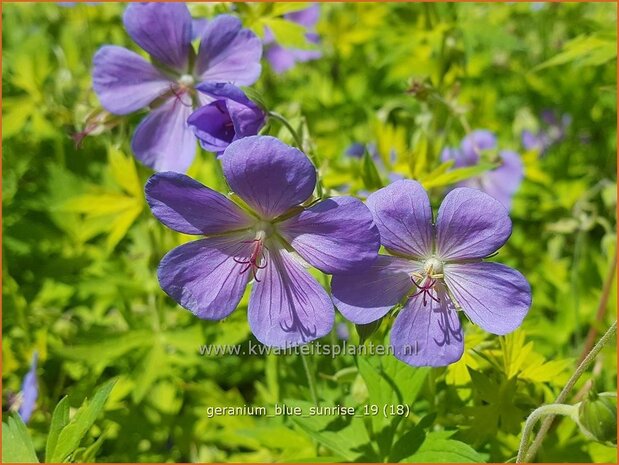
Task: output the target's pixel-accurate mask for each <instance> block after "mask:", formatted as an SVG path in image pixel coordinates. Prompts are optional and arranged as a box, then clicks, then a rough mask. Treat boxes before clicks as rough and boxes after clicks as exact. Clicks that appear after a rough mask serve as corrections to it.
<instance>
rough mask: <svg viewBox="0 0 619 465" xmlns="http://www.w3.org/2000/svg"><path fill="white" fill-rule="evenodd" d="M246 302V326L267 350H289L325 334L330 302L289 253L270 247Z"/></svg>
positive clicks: (330, 322)
mask: <svg viewBox="0 0 619 465" xmlns="http://www.w3.org/2000/svg"><path fill="white" fill-rule="evenodd" d="M266 255H267V261H266V263H267V266H266V268H265V269H264V270H261V271H260V272H259V273H258V279H259V280H260V281H258V282H256V283H254V286H253V289H252V293H251V296H250V299H249V309H248V319H249V326H250V327H251V330H252V332H253V333H254V335H255V336H256V338H257V339H258V340H259V341H260V342H262V343H263V344H265V345H268V346H271V347H293V346H296V345H299V344H305V343H308V342H310V341H313V340H314V339H318V338H320V337H322V336H324V335H325V334H328V333H329V331H331V328H332V327H333V322H334V319H335V311H334V309H333V302H331V299H330V298H329V296H328V294H327V293H326V291H325V290H324V289H323V288H322V287H321V286H320V284H318V282H317V281H316V279H315V278H314V277H313V276H311V275H310V274H309V273H308V272H307V270H305V268H303V267H302V266H301V265H300V264H299V263H298V262H297V261H296V260H295V259H294V258H293V257H292V256H291V255H290V253H289V252H287V251H286V250H283V249H277V248H276V247H273V246H270V250H269V251H267V252H266Z"/></svg>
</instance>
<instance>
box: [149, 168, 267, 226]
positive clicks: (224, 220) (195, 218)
mask: <svg viewBox="0 0 619 465" xmlns="http://www.w3.org/2000/svg"><path fill="white" fill-rule="evenodd" d="M144 190H145V192H146V201H147V202H148V205H150V208H151V210H152V212H153V215H155V217H156V218H157V219H158V220H159V221H161V222H162V223H163V224H165V225H166V226H167V227H168V228H170V229H173V230H174V231H178V232H181V233H184V234H205V235H209V234H221V233H225V232H229V231H233V230H236V229H243V228H248V227H249V226H251V224H252V223H254V222H255V219H252V218H251V217H249V216H248V215H247V214H246V213H245V212H244V211H243V210H241V209H240V208H239V207H237V206H236V205H235V204H234V203H233V202H232V201H230V200H229V199H228V198H227V197H225V196H224V195H222V194H220V193H219V192H215V191H214V190H212V189H209V188H208V187H206V186H204V185H202V184H200V183H199V182H198V181H195V180H193V179H192V178H190V177H189V176H186V175H184V174H180V173H174V172H171V171H167V172H164V173H156V174H154V175H153V176H151V177H150V179H149V180H148V182H147V183H146V187H145V188H144Z"/></svg>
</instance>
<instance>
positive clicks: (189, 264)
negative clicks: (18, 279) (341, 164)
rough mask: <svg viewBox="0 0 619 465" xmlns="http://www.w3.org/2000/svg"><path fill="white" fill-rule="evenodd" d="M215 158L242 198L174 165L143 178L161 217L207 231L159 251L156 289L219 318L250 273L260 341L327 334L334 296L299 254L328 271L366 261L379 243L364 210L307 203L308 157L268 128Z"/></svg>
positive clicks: (341, 202)
mask: <svg viewBox="0 0 619 465" xmlns="http://www.w3.org/2000/svg"><path fill="white" fill-rule="evenodd" d="M220 160H221V163H222V167H223V173H224V176H225V178H226V180H227V182H228V185H229V186H230V188H231V189H232V191H234V192H235V194H236V195H237V196H238V197H239V198H240V199H242V201H243V204H244V206H243V207H241V206H240V205H238V204H236V203H234V202H232V201H231V200H230V199H228V198H227V197H225V196H224V195H222V194H220V193H218V192H215V191H213V190H211V189H209V188H207V187H205V186H203V185H202V184H200V183H198V182H197V181H194V180H193V179H191V178H190V177H188V176H185V175H183V174H179V173H172V172H166V173H157V174H155V175H154V176H152V177H151V178H150V180H149V181H148V183H147V184H146V198H147V201H148V204H149V205H150V207H151V209H152V212H153V214H154V215H155V217H157V218H158V219H159V221H161V222H162V223H163V224H165V225H166V226H168V227H169V228H171V229H174V230H175V231H179V232H181V233H184V234H193V235H204V236H207V237H206V238H204V239H200V240H197V241H193V242H189V243H187V244H184V245H181V246H179V247H177V248H175V249H173V250H172V251H171V252H169V253H168V254H167V255H166V256H165V257H164V258H163V259H162V261H161V264H160V265H159V270H158V277H159V283H160V285H161V287H162V289H163V290H164V291H165V292H166V293H167V294H168V295H169V296H170V297H172V298H173V299H174V300H176V301H177V302H178V303H179V304H180V305H182V306H183V307H185V308H187V309H189V310H191V311H192V312H193V313H194V314H195V315H197V316H199V317H200V318H204V319H209V320H219V319H222V318H225V317H226V316H228V315H229V314H230V313H231V312H232V311H233V310H234V309H235V308H236V307H237V305H238V303H239V302H240V300H241V297H242V296H243V292H244V290H245V287H246V286H247V284H248V283H249V282H250V281H251V280H252V279H253V280H254V284H253V288H252V291H251V295H250V298H249V307H248V319H249V325H250V327H251V330H252V332H253V333H254V335H255V336H256V338H257V339H258V340H259V341H261V342H262V343H264V344H266V345H269V346H273V347H290V346H294V345H298V344H303V343H306V342H309V341H311V340H313V339H316V338H319V337H322V336H324V335H325V334H327V333H328V332H329V331H330V330H331V328H332V326H333V322H334V308H333V303H332V302H331V299H330V298H329V295H328V294H327V293H326V292H325V290H324V289H323V288H322V287H321V286H320V285H319V284H318V282H317V281H316V279H315V278H313V277H312V276H311V275H310V273H309V272H308V271H307V270H306V269H305V267H304V266H303V263H304V261H306V262H307V263H309V264H310V265H312V266H314V267H316V268H318V269H319V270H320V271H322V272H324V273H328V274H333V273H341V272H347V271H348V272H350V271H354V270H356V269H358V268H359V267H362V266H364V265H365V266H367V265H369V264H370V263H371V262H372V261H373V260H375V259H376V256H377V251H378V248H379V242H380V239H379V234H378V230H377V229H376V227H375V225H374V222H373V219H372V215H371V213H370V212H369V210H368V209H367V207H366V206H365V205H364V204H363V203H362V202H361V201H360V200H358V199H355V198H352V197H335V198H330V199H327V200H322V201H320V202H317V203H314V204H310V205H308V204H307V202H308V201H309V200H310V198H311V196H312V192H313V191H314V187H315V184H316V170H315V168H314V166H313V165H312V164H311V162H310V161H309V159H308V158H307V157H306V156H305V155H304V154H303V153H302V152H300V151H299V150H297V149H295V148H292V147H289V146H287V145H285V144H284V143H282V142H281V141H279V140H277V139H275V138H273V137H269V136H251V137H246V138H243V139H239V140H237V141H235V142H233V143H231V144H230V145H229V146H228V148H226V150H225V151H224V153H223V155H222V156H221V157H220Z"/></svg>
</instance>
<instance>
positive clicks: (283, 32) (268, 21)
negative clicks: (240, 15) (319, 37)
mask: <svg viewBox="0 0 619 465" xmlns="http://www.w3.org/2000/svg"><path fill="white" fill-rule="evenodd" d="M262 22H263V24H264V25H265V26H267V27H268V28H269V29H271V31H273V35H274V36H275V40H276V41H277V43H278V44H280V45H281V46H283V47H292V48H298V49H311V48H312V44H311V43H310V42H308V41H307V39H306V38H305V28H304V27H303V26H301V25H300V24H297V23H293V22H292V21H288V20H287V19H282V18H264V19H263V20H262Z"/></svg>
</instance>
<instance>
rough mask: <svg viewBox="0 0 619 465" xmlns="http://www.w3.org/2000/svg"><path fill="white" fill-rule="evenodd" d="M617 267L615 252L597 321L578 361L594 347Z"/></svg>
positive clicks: (609, 265) (605, 283)
mask: <svg viewBox="0 0 619 465" xmlns="http://www.w3.org/2000/svg"><path fill="white" fill-rule="evenodd" d="M616 269H617V254H613V258H612V259H611V261H610V263H609V264H608V271H607V272H606V280H605V281H604V285H603V287H602V296H601V297H600V302H599V304H598V308H597V312H596V314H595V322H594V323H593V324H592V325H591V328H589V332H588V333H587V339H586V340H585V347H584V349H583V351H582V354H581V356H580V357H579V359H578V362H579V363H580V362H582V361H583V360H584V359H585V357H586V356H587V353H588V352H589V351H590V350H591V347H593V343H594V342H595V336H597V333H598V328H599V325H600V323H601V322H602V320H603V319H604V315H605V313H606V307H607V306H608V299H609V297H610V289H611V287H612V284H613V281H614V277H615V270H616Z"/></svg>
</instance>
